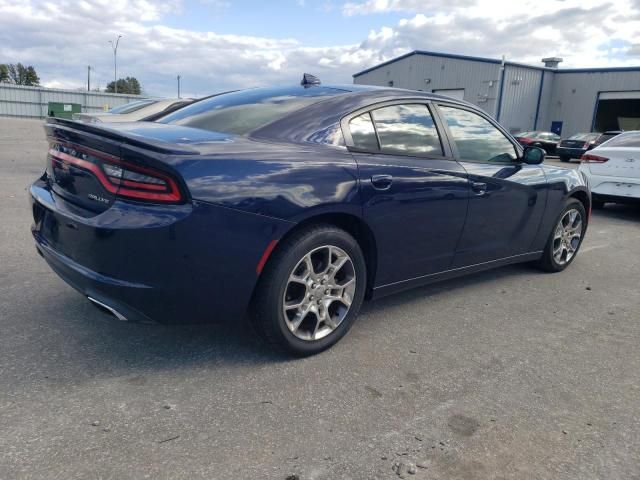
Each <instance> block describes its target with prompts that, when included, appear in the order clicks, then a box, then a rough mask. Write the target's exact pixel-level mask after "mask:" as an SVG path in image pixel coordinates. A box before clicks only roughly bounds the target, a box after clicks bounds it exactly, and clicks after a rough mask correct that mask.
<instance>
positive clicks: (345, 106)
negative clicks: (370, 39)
mask: <svg viewBox="0 0 640 480" xmlns="http://www.w3.org/2000/svg"><path fill="white" fill-rule="evenodd" d="M270 88H274V89H276V91H277V90H279V89H280V88H282V90H281V93H282V94H287V93H288V94H296V93H297V94H299V93H300V89H305V88H313V89H315V88H317V89H325V90H324V92H323V93H324V94H325V95H326V98H324V99H322V100H319V101H318V102H315V103H313V104H311V105H307V106H305V107H302V108H300V109H299V110H295V111H293V112H291V113H289V114H287V115H285V116H284V117H282V118H280V119H278V120H275V121H274V122H271V123H269V124H267V125H265V126H264V127H261V128H258V129H257V130H254V131H253V132H251V134H250V135H249V136H251V137H255V138H272V139H282V140H288V141H291V142H296V143H298V142H306V141H308V137H309V135H310V134H313V133H314V132H319V131H321V130H323V129H326V128H331V127H333V126H335V125H336V124H339V123H340V120H341V119H342V117H344V116H345V115H348V114H349V113H352V112H354V111H356V110H359V109H361V108H366V107H369V106H372V105H375V104H378V103H382V102H387V101H394V100H403V99H407V100H411V99H420V100H436V101H438V100H439V101H446V102H447V103H454V104H458V105H462V106H466V107H468V108H470V109H473V110H475V111H479V112H481V110H480V109H479V108H478V107H477V106H475V105H473V104H471V103H468V102H465V101H462V100H458V99H455V98H452V97H448V96H446V95H439V94H437V93H431V92H423V91H419V90H406V89H401V88H392V87H378V86H373V85H356V84H354V85H313V86H306V87H305V86H290V87H270ZM329 89H333V90H335V91H336V93H335V95H330V94H329V95H327V93H328V90H329ZM309 93H311V92H309ZM319 95H322V93H319Z"/></svg>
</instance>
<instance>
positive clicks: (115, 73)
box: [109, 35, 122, 93]
mask: <svg viewBox="0 0 640 480" xmlns="http://www.w3.org/2000/svg"><path fill="white" fill-rule="evenodd" d="M121 38H122V35H118V38H117V39H116V43H113V41H112V40H109V43H110V44H111V48H112V49H113V91H114V92H115V93H118V43H120V39H121Z"/></svg>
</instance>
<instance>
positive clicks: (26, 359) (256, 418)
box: [0, 118, 640, 480]
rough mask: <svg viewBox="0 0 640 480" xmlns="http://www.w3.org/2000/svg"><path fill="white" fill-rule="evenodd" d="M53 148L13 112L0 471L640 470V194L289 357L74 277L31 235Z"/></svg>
mask: <svg viewBox="0 0 640 480" xmlns="http://www.w3.org/2000/svg"><path fill="white" fill-rule="evenodd" d="M45 154H46V143H45V142H44V136H43V132H42V128H41V122H38V121H33V120H20V119H13V120H11V119H6V118H0V226H1V227H0V432H1V434H0V479H3V480H5V479H14V478H20V479H22V478H25V479H29V478H33V479H40V478H42V479H44V478H46V479H49V478H60V479H65V480H67V479H76V478H78V479H92V478H104V479H107V478H113V479H129V478H131V479H133V478H136V479H137V478H153V479H165V478H167V479H168V478H171V479H196V478H207V479H281V480H285V479H290V480H292V479H299V480H307V479H309V480H310V479H327V480H328V479H331V480H334V479H358V480H359V479H370V478H374V479H388V478H399V476H403V477H406V478H415V479H554V480H557V479H633V478H635V479H638V478H640V348H639V344H640V291H639V285H640V282H639V280H640V274H639V272H640V209H638V208H633V207H625V206H608V207H607V208H605V209H604V210H602V211H596V212H594V214H593V218H592V223H591V225H590V227H589V231H588V233H587V237H586V240H585V242H584V244H583V246H582V249H581V252H580V254H579V256H578V258H577V259H576V261H575V262H574V263H573V265H571V267H570V268H569V269H568V270H566V271H565V272H562V273H560V274H545V273H542V272H539V271H537V270H535V269H533V268H531V267H529V266H527V265H519V266H511V267H506V268H501V269H498V270H495V271H491V272H486V273H481V274H477V275H472V276H469V277H466V278H462V279H456V280H451V281H447V282H444V283H441V284H437V285H431V286H428V287H424V288H418V289H415V290H412V291H409V292H405V293H401V294H398V295H395V296H391V297H388V298H385V299H382V300H379V301H376V302H373V303H368V304H366V305H365V307H364V309H363V312H362V314H361V316H360V318H359V319H358V321H357V323H356V324H355V326H354V327H353V329H352V330H351V332H350V333H349V334H348V335H347V336H346V337H345V338H344V339H343V340H342V341H341V342H340V343H339V344H338V345H336V346H335V347H334V348H332V349H331V350H329V351H327V352H325V353H323V354H321V355H318V356H315V357H312V358H307V359H302V360H294V359H290V358H287V357H285V356H283V355H280V354H278V353H275V352H273V351H271V349H270V348H269V347H267V346H266V345H264V344H263V343H262V342H261V341H260V340H259V339H257V338H256V337H255V336H253V335H252V334H251V333H250V332H249V331H247V330H245V328H244V327H243V326H242V322H238V321H232V322H230V325H212V326H190V327H179V326H177V327H176V326H172V327H169V326H158V325H141V324H132V323H126V322H119V321H117V320H114V319H113V318H112V317H110V316H107V315H106V314H104V313H102V312H100V311H98V310H97V309H96V308H94V307H93V306H92V305H91V304H90V303H89V302H88V301H87V300H86V299H85V298H84V297H83V296H82V295H80V294H78V293H77V292H75V291H74V290H73V289H72V288H71V287H69V286H67V285H66V284H65V283H64V282H63V281H62V280H60V279H59V278H58V277H57V276H56V275H55V274H54V273H53V272H52V271H51V270H50V269H49V267H48V266H47V265H46V263H45V262H44V260H43V259H42V258H40V257H39V256H38V255H37V254H36V251H35V248H34V246H33V241H32V239H31V234H30V231H29V227H30V224H31V218H30V210H29V206H28V202H27V192H26V187H27V185H28V184H29V182H31V181H32V180H33V179H35V178H36V177H37V176H38V175H40V174H41V172H42V170H43V168H44V163H45ZM550 161H552V162H553V160H550ZM558 164H559V165H560V164H561V163H560V162H558ZM562 165H563V166H565V165H564V164H562ZM212 294H215V292H212ZM410 472H415V473H410Z"/></svg>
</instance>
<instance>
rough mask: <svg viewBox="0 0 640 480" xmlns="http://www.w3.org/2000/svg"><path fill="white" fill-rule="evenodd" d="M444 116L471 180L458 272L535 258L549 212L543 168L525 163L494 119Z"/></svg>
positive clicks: (460, 111) (444, 109) (442, 110)
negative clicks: (533, 253)
mask: <svg viewBox="0 0 640 480" xmlns="http://www.w3.org/2000/svg"><path fill="white" fill-rule="evenodd" d="M438 112H439V115H440V116H441V118H442V119H443V123H444V124H445V125H446V126H447V128H448V129H449V132H450V133H449V136H450V138H451V140H452V143H453V145H452V148H453V149H454V151H455V155H456V157H457V158H458V161H459V162H460V164H461V165H462V166H463V167H464V169H465V170H466V172H467V173H468V175H469V186H470V199H469V212H468V215H467V221H466V224H465V227H464V232H463V233H462V238H461V239H460V243H459V245H458V250H457V252H456V256H455V260H454V262H453V267H454V268H459V267H466V266H470V265H476V264H479V263H484V262H490V261H493V260H499V259H503V258H508V257H513V256H517V255H520V254H524V253H529V252H530V248H531V245H532V243H533V240H534V238H535V236H536V234H537V232H538V229H539V227H540V222H541V220H542V216H543V214H544V210H545V206H546V205H545V204H546V195H547V181H546V177H545V174H544V170H543V168H542V167H541V166H540V165H528V164H525V163H523V162H521V161H520V160H519V154H518V152H519V150H518V149H517V148H516V146H515V144H514V143H513V142H512V141H511V140H510V139H509V138H508V137H507V136H506V135H505V134H504V133H503V132H502V130H501V129H500V128H498V126H497V125H494V124H493V123H492V122H491V121H490V120H489V119H488V118H486V117H484V116H482V115H480V114H478V113H476V112H473V111H471V110H467V109H464V108H463V107H459V106H449V105H439V106H438Z"/></svg>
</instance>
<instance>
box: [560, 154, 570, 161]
mask: <svg viewBox="0 0 640 480" xmlns="http://www.w3.org/2000/svg"><path fill="white" fill-rule="evenodd" d="M560 161H561V162H570V161H571V157H567V156H566V155H560Z"/></svg>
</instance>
